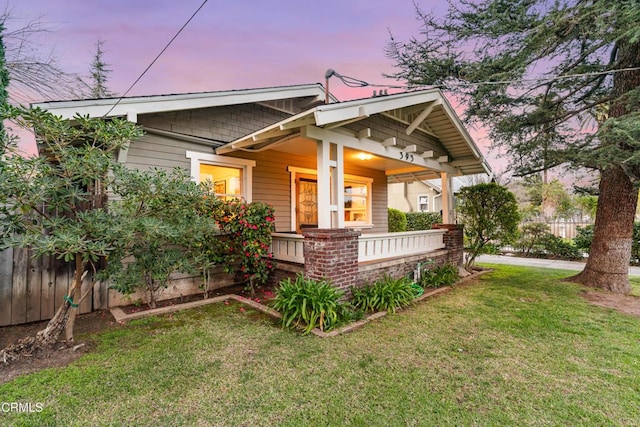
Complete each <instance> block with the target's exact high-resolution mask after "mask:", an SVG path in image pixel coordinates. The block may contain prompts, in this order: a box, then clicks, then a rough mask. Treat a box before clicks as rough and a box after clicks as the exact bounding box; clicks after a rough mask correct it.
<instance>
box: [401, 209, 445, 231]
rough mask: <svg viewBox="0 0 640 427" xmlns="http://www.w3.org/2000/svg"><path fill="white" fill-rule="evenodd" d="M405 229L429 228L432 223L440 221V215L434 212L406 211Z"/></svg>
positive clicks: (431, 226)
mask: <svg viewBox="0 0 640 427" xmlns="http://www.w3.org/2000/svg"><path fill="white" fill-rule="evenodd" d="M406 217H407V231H417V230H431V229H432V228H433V224H440V223H442V216H441V215H440V214H439V213H436V212H407V213H406Z"/></svg>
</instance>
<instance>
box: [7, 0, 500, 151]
mask: <svg viewBox="0 0 640 427" xmlns="http://www.w3.org/2000/svg"><path fill="white" fill-rule="evenodd" d="M201 3H202V0H180V1H176V0H109V1H107V0H66V1H65V0H57V1H52V0H21V1H17V0H9V4H8V7H9V10H10V15H11V17H12V18H14V19H12V20H11V21H10V22H9V23H8V26H9V27H10V26H11V25H14V26H15V25H19V24H20V23H21V22H22V23H24V22H26V21H27V20H29V19H33V18H37V17H41V21H42V22H43V23H44V24H45V25H46V26H47V27H49V28H51V30H52V31H51V32H50V33H49V34H47V35H46V37H43V38H42V39H41V40H39V42H40V44H41V45H42V48H43V50H45V51H49V50H53V53H54V56H55V57H56V58H57V59H58V60H59V64H60V66H61V68H63V69H64V70H66V71H68V72H72V73H77V74H79V75H82V76H87V75H88V74H89V67H90V64H91V61H92V58H93V55H94V54H95V44H96V41H97V40H98V39H100V40H103V41H104V46H103V49H104V51H105V54H104V61H105V62H106V63H108V64H109V68H110V69H111V70H112V71H111V73H109V75H108V77H109V82H108V86H109V88H110V89H111V90H112V91H113V92H116V93H117V94H119V95H120V94H123V93H124V92H125V91H126V90H127V88H128V87H129V86H130V85H131V84H132V83H133V81H134V80H135V79H136V78H137V77H138V76H139V75H140V73H141V72H142V71H143V70H144V69H145V68H146V67H147V65H148V64H149V63H150V62H151V61H152V60H153V58H154V57H155V56H156V55H157V54H158V53H159V52H160V50H161V49H162V48H163V47H164V46H165V44H166V43H167V42H168V41H169V40H170V39H171V37H173V35H174V34H175V33H176V32H177V30H178V29H179V28H180V27H181V26H182V25H183V24H184V23H185V22H186V20H187V19H188V18H189V17H190V16H191V15H192V14H193V12H194V11H195V10H196V9H197V8H198V7H199V6H200V4H201ZM434 3H435V4H434ZM418 4H420V6H421V8H422V9H423V10H425V11H431V10H433V11H435V12H437V13H441V12H443V11H444V9H445V8H446V2H428V1H425V0H421V1H418ZM419 30H420V26H419V22H418V21H417V19H416V17H415V10H414V6H413V0H393V1H385V0H324V1H302V0H269V1H265V0H263V1H258V0H253V1H247V0H225V1H222V0H209V1H208V3H207V4H206V5H205V6H204V7H203V8H202V10H201V11H200V12H199V13H198V15H197V16H196V17H195V18H194V19H193V21H191V23H190V24H189V25H188V26H187V28H186V29H185V30H184V31H183V32H182V34H181V35H180V36H179V37H178V38H177V39H176V40H175V41H174V42H173V44H172V45H171V46H170V47H169V49H168V50H167V51H166V52H165V53H164V54H163V55H162V57H161V58H160V59H159V60H158V62H156V64H155V65H154V66H153V67H152V68H151V69H150V71H149V72H148V73H147V74H146V75H145V77H143V79H142V80H141V81H140V82H139V83H138V84H137V85H136V86H135V88H134V89H133V90H132V91H131V92H130V93H129V96H131V95H155V94H167V93H182V92H198V91H211V90H227V89H241V88H251V87H266V86H278V85H290V84H304V83H314V82H324V73H325V71H326V70H327V69H328V68H333V69H335V70H336V71H337V72H339V73H340V74H343V75H347V76H351V77H355V78H358V79H361V80H365V81H367V82H369V83H373V84H390V85H393V84H398V82H396V81H395V80H392V79H385V78H384V77H383V76H382V75H383V73H392V72H393V71H394V68H393V63H392V61H391V60H390V59H388V58H387V57H386V56H385V53H384V50H385V46H386V44H387V43H388V41H389V31H391V32H393V34H394V35H395V36H397V37H398V38H399V39H401V40H406V39H408V38H409V37H410V36H411V35H412V34H415V33H417V32H418V31H419ZM330 88H331V91H332V93H333V94H334V95H336V96H337V97H338V99H340V100H348V99H354V98H362V97H368V96H371V95H372V92H373V90H374V88H359V89H350V88H347V87H345V86H344V85H343V84H342V83H341V82H340V81H339V80H337V79H336V78H335V77H334V78H332V79H331V81H330ZM471 133H472V135H473V136H474V137H475V139H476V142H477V143H478V144H479V145H480V146H481V148H482V150H483V152H485V153H486V152H487V149H486V147H487V145H488V142H487V141H486V140H484V138H483V137H482V136H481V135H480V134H479V133H477V132H473V131H472V132H471Z"/></svg>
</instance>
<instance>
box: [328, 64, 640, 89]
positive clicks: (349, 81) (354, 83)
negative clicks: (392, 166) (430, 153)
mask: <svg viewBox="0 0 640 427" xmlns="http://www.w3.org/2000/svg"><path fill="white" fill-rule="evenodd" d="M638 70H640V67H629V68H620V69H617V70H607V71H597V72H592V73H580V74H565V75H561V76H556V77H539V78H535V79H519V80H497V81H484V82H456V83H447V85H446V86H449V87H452V86H483V85H503V84H517V83H540V82H545V83H547V82H553V81H558V80H565V79H573V78H577V77H593V76H601V75H605V74H615V73H621V72H624V71H638ZM333 75H335V76H336V77H338V79H340V80H341V81H342V82H343V83H344V84H345V85H346V86H348V87H384V88H390V89H419V88H435V87H442V86H444V85H386V84H375V83H368V82H366V81H364V80H359V79H356V78H354V77H349V76H344V75H341V74H338V73H337V72H334V73H333Z"/></svg>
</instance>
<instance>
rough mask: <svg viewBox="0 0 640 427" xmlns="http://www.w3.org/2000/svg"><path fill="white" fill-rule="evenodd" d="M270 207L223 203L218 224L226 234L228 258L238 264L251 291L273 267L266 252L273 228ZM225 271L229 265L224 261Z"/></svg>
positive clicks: (265, 278)
mask: <svg viewBox="0 0 640 427" xmlns="http://www.w3.org/2000/svg"><path fill="white" fill-rule="evenodd" d="M274 221H275V218H274V216H273V208H272V207H271V206H269V205H267V204H265V203H260V202H254V203H245V202H241V201H233V202H228V203H226V204H225V206H224V208H223V216H222V217H221V218H219V221H218V224H219V226H220V228H221V230H222V231H223V232H225V233H228V234H229V237H230V239H229V242H228V243H229V253H230V261H232V262H235V263H239V264H240V272H241V274H242V276H243V278H244V279H245V280H247V282H248V288H249V290H250V291H251V293H254V291H255V287H256V286H258V285H261V284H264V283H266V281H267V280H268V278H269V274H270V273H271V270H272V269H273V262H272V257H273V254H272V253H270V252H269V247H270V246H271V233H273V231H274V230H275V226H274ZM225 268H226V269H227V270H228V271H231V270H232V269H233V266H232V265H231V263H230V262H229V263H226V265H225Z"/></svg>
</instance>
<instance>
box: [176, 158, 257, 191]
mask: <svg viewBox="0 0 640 427" xmlns="http://www.w3.org/2000/svg"><path fill="white" fill-rule="evenodd" d="M185 157H186V158H187V159H191V180H192V181H194V182H198V183H199V182H200V165H201V164H206V165H212V166H223V167H229V168H237V169H241V170H242V197H243V199H244V200H245V201H246V202H248V203H251V202H252V201H253V188H252V187H253V168H254V167H255V166H256V162H255V160H248V159H241V158H238V157H227V156H220V155H218V154H212V153H201V152H199V151H189V150H187V152H186V153H185Z"/></svg>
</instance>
